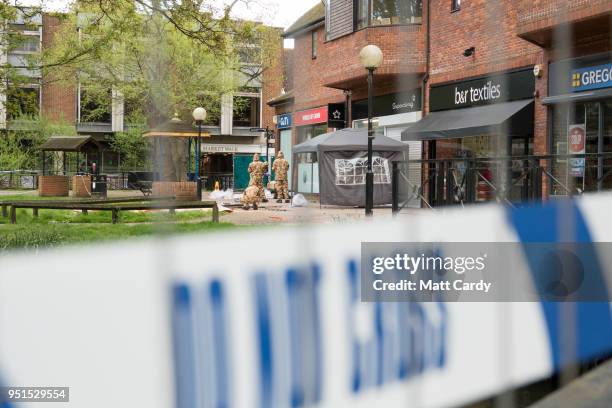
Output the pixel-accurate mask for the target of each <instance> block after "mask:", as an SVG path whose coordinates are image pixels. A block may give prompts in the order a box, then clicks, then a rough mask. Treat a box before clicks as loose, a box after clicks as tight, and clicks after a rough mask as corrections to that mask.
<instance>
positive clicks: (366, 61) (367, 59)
mask: <svg viewBox="0 0 612 408" xmlns="http://www.w3.org/2000/svg"><path fill="white" fill-rule="evenodd" d="M359 60H360V62H361V65H363V67H364V68H365V69H367V70H368V167H367V170H366V202H365V214H366V216H368V217H371V216H372V214H373V211H374V173H373V172H372V155H373V152H372V142H373V140H374V129H372V108H373V96H372V93H373V88H374V85H373V82H374V71H376V68H378V67H380V66H381V64H382V62H383V53H382V51H381V50H380V48H378V47H377V46H375V45H366V46H365V47H363V48H362V49H361V52H360V53H359Z"/></svg>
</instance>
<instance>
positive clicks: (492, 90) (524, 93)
mask: <svg viewBox="0 0 612 408" xmlns="http://www.w3.org/2000/svg"><path fill="white" fill-rule="evenodd" d="M534 92H535V77H534V76H533V72H532V70H531V68H530V69H525V70H521V71H515V72H509V73H505V74H498V75H493V76H485V77H481V78H476V79H471V80H469V81H462V82H454V83H451V84H445V85H439V86H432V87H431V89H430V91H429V98H430V99H429V110H430V111H432V112H433V111H440V110H447V109H457V108H467V107H471V106H482V105H488V104H492V103H499V102H508V101H515V100H519V99H529V98H533V93H534Z"/></svg>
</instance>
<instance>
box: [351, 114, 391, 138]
mask: <svg viewBox="0 0 612 408" xmlns="http://www.w3.org/2000/svg"><path fill="white" fill-rule="evenodd" d="M353 127H354V128H355V129H367V128H368V120H367V119H358V120H354V121H353ZM372 130H374V136H384V135H385V128H384V127H382V126H380V124H379V121H378V118H372Z"/></svg>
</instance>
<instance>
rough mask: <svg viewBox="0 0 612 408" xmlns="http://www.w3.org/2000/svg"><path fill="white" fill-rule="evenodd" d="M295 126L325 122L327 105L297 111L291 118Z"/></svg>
mask: <svg viewBox="0 0 612 408" xmlns="http://www.w3.org/2000/svg"><path fill="white" fill-rule="evenodd" d="M293 120H294V123H295V126H304V125H314V124H316V123H327V106H322V107H320V108H316V109H308V110H305V111H301V112H297V113H296V114H295V116H294V118H293Z"/></svg>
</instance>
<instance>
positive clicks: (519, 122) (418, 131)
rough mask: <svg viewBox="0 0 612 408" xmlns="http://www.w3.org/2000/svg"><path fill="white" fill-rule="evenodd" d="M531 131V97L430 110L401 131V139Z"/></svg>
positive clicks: (519, 134) (446, 137)
mask: <svg viewBox="0 0 612 408" xmlns="http://www.w3.org/2000/svg"><path fill="white" fill-rule="evenodd" d="M532 131H533V100H531V99H527V100H520V101H512V102H503V103H497V104H493V105H485V106H476V107H473V108H464V109H452V110H447V111H440V112H432V113H430V114H429V115H427V116H425V117H424V118H423V119H421V120H420V121H418V122H416V123H415V124H414V125H412V126H411V127H409V128H408V129H406V130H404V131H403V132H402V140H403V141H404V142H406V141H418V140H438V139H454V138H462V137H468V136H480V135H491V134H497V133H500V132H503V133H504V134H507V135H509V136H525V135H528V134H529V133H530V132H532Z"/></svg>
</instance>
